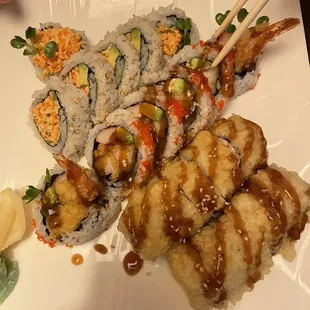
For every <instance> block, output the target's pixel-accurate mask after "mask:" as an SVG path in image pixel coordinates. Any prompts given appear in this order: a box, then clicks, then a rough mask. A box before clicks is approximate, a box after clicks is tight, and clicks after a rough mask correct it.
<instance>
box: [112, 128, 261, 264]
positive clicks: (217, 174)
mask: <svg viewBox="0 0 310 310" xmlns="http://www.w3.org/2000/svg"><path fill="white" fill-rule="evenodd" d="M236 135H237V136H238V135H240V138H241V137H244V130H243V128H242V127H240V128H239V127H238V130H237V131H236ZM261 143H262V146H265V147H266V145H265V144H264V141H261ZM253 150H254V147H253ZM255 150H256V149H255ZM241 162H242V155H240V154H239V151H238V150H237V147H234V146H233V145H232V144H231V143H230V142H228V141H227V140H224V139H222V138H219V137H217V136H216V135H214V134H212V133H210V132H208V131H201V132H200V133H199V134H198V135H197V136H196V138H195V139H194V140H193V142H192V143H190V144H188V145H187V146H186V147H184V148H183V149H182V150H180V152H179V154H178V155H177V156H176V157H175V158H174V159H173V160H171V161H170V162H167V163H164V164H163V165H162V167H161V169H160V171H158V173H157V174H156V175H153V176H152V178H150V179H149V181H148V182H147V183H145V185H144V186H142V187H141V188H140V189H139V190H136V191H134V192H132V193H131V194H130V195H129V196H128V205H127V206H126V209H125V211H124V212H123V214H122V215H121V217H120V220H119V224H118V230H119V231H120V232H122V233H123V234H124V236H125V238H126V240H127V241H128V242H130V243H131V245H132V246H133V248H134V250H135V251H136V252H137V253H138V254H139V255H140V256H141V257H142V258H144V259H153V258H155V257H157V256H159V255H161V254H164V253H165V252H166V251H167V250H168V249H170V248H171V247H173V246H174V245H175V244H177V243H180V242H181V243H186V240H187V239H188V238H190V237H191V236H192V235H193V234H195V233H197V231H198V230H199V229H200V228H201V227H202V226H204V225H205V223H207V222H209V221H210V220H212V219H213V218H214V217H218V215H219V214H221V213H222V210H225V209H226V207H227V205H229V202H228V200H229V199H231V197H232V196H233V194H234V193H235V192H237V191H239V190H240V189H241V185H242V184H243V183H244V181H247V178H245V177H244V175H243V174H242V170H241V167H242V166H241V167H240V165H242V164H241ZM254 166H255V165H254ZM254 166H253V167H254ZM253 169H254V168H253ZM253 173H254V171H253V172H252V174H253ZM219 211H220V212H219ZM199 225H201V226H200V227H199Z"/></svg>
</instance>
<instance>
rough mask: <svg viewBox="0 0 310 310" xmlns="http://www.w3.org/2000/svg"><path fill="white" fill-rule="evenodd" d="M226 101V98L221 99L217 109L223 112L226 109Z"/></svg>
mask: <svg viewBox="0 0 310 310" xmlns="http://www.w3.org/2000/svg"><path fill="white" fill-rule="evenodd" d="M225 103H226V101H225V100H221V101H220V102H219V103H218V104H217V110H218V111H219V112H221V111H222V110H223V109H224V107H225Z"/></svg>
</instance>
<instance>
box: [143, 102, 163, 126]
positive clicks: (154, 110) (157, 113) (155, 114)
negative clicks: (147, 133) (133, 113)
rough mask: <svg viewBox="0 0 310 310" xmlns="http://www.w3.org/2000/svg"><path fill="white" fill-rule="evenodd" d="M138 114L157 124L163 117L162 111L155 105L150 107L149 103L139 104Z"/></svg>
mask: <svg viewBox="0 0 310 310" xmlns="http://www.w3.org/2000/svg"><path fill="white" fill-rule="evenodd" d="M139 112H140V113H141V114H142V115H144V116H146V117H148V118H150V119H151V120H153V121H154V122H158V121H159V120H160V119H161V118H162V117H163V115H164V112H163V110H162V109H160V108H158V107H156V106H155V105H152V104H150V103H145V102H144V103H141V104H140V110H139Z"/></svg>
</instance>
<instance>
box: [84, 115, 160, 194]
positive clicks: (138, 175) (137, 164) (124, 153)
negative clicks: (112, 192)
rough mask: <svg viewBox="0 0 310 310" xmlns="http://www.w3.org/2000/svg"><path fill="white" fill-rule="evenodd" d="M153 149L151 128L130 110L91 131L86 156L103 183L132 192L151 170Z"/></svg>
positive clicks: (152, 166)
mask: <svg viewBox="0 0 310 310" xmlns="http://www.w3.org/2000/svg"><path fill="white" fill-rule="evenodd" d="M155 149H156V141H155V139H154V136H153V132H152V126H151V125H150V124H148V123H147V122H144V120H142V119H140V118H137V117H135V116H134V115H133V114H132V113H131V112H130V111H126V110H123V109H118V110H115V111H114V112H113V113H111V114H110V115H109V116H108V117H107V119H106V121H105V122H104V123H103V124H99V125H97V126H95V127H94V128H93V129H92V130H91V131H90V133H89V137H88V143H87V147H86V150H85V155H86V158H87V161H88V164H89V166H90V167H92V168H93V169H94V170H95V171H96V173H97V175H98V176H99V178H100V179H101V180H102V181H104V182H106V183H107V184H108V185H109V186H112V187H120V186H122V188H123V189H132V188H135V187H137V186H139V185H140V184H142V183H143V182H145V181H146V179H147V178H148V176H149V175H150V173H151V172H152V171H153V168H154V161H155Z"/></svg>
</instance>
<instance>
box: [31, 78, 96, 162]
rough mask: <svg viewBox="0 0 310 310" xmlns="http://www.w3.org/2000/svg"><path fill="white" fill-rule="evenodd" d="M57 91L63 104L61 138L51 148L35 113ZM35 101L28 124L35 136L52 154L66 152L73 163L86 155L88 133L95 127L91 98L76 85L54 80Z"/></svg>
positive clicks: (35, 97)
mask: <svg viewBox="0 0 310 310" xmlns="http://www.w3.org/2000/svg"><path fill="white" fill-rule="evenodd" d="M50 92H55V93H56V96H57V98H58V102H59V105H60V107H59V111H58V115H59V118H60V119H59V126H60V128H59V130H60V133H59V139H58V141H57V144H56V145H54V146H51V145H49V144H48V143H47V142H46V140H44V138H43V137H42V135H41V134H40V132H39V130H38V127H37V125H36V124H35V122H34V118H33V111H34V109H35V108H36V107H37V106H38V105H39V104H41V103H42V102H43V101H44V100H45V99H46V98H47V97H48V96H49V94H50ZM33 99H34V100H33V102H32V105H31V107H30V110H29V117H28V124H29V126H30V127H31V128H32V132H33V134H34V135H35V136H36V137H37V138H38V139H39V140H41V144H42V146H44V147H45V148H46V149H47V150H48V151H50V152H62V153H63V154H64V155H65V156H67V157H68V158H70V159H72V160H78V159H80V157H82V156H83V153H84V147H85V143H86V139H87V134H88V131H89V129H90V127H91V123H90V111H89V104H88V98H87V97H86V96H85V94H84V92H83V91H82V90H80V89H77V88H76V87H74V85H73V84H72V83H69V82H66V83H64V82H63V81H61V80H60V79H58V78H56V77H53V78H51V79H50V80H49V83H48V85H47V86H46V87H45V88H44V89H43V90H40V91H36V92H35V93H34V94H33ZM54 128H55V127H54Z"/></svg>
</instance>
